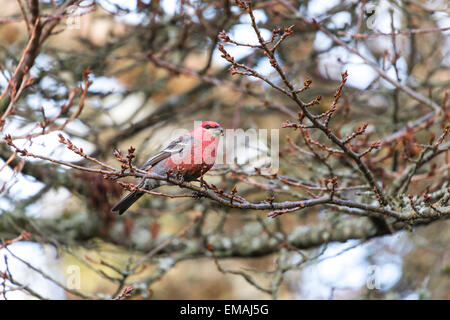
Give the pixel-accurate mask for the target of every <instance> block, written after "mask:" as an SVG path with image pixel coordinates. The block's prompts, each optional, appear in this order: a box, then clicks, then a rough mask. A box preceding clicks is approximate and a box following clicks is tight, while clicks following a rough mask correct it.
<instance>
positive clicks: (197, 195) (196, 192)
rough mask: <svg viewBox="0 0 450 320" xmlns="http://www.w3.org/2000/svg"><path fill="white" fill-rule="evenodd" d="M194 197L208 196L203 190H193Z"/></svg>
mask: <svg viewBox="0 0 450 320" xmlns="http://www.w3.org/2000/svg"><path fill="white" fill-rule="evenodd" d="M192 198H194V199H201V198H206V194H204V193H203V192H201V191H194V192H192Z"/></svg>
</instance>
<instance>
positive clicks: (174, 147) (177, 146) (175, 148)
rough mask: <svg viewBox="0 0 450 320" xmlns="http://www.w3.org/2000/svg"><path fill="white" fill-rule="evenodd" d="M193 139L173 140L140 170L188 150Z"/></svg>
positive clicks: (188, 137) (189, 137)
mask: <svg viewBox="0 0 450 320" xmlns="http://www.w3.org/2000/svg"><path fill="white" fill-rule="evenodd" d="M193 139H194V138H193V137H192V136H189V135H185V136H181V137H178V138H177V139H175V140H173V141H172V142H171V143H169V145H168V146H167V147H166V148H164V149H163V150H161V151H160V152H159V153H158V154H156V155H154V156H153V157H151V158H150V159H148V160H147V162H146V163H145V164H144V165H143V166H142V167H141V170H148V169H150V167H153V166H154V165H155V164H157V163H158V162H160V161H162V160H164V159H167V158H169V157H171V156H172V155H174V154H177V153H182V152H183V151H184V150H186V149H189V148H190V147H191V145H192V140H193Z"/></svg>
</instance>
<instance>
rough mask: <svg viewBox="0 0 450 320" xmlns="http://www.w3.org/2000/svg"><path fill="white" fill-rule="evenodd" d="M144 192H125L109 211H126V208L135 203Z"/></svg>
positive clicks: (120, 212)
mask: <svg viewBox="0 0 450 320" xmlns="http://www.w3.org/2000/svg"><path fill="white" fill-rule="evenodd" d="M143 194H144V192H142V191H133V192H130V193H129V194H127V195H126V196H125V197H123V198H122V199H121V200H120V201H119V202H117V203H116V204H115V205H114V207H112V209H111V212H113V213H118V214H122V213H124V212H125V211H127V209H128V208H129V207H131V205H132V204H133V203H135V202H136V201H137V200H138V199H139V198H140V197H141V196H142V195H143Z"/></svg>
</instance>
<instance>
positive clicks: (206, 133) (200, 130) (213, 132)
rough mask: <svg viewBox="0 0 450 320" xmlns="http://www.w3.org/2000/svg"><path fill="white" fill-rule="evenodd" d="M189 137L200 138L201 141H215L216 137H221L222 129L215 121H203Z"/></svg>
mask: <svg viewBox="0 0 450 320" xmlns="http://www.w3.org/2000/svg"><path fill="white" fill-rule="evenodd" d="M191 135H192V136H200V137H202V139H207V140H209V139H214V140H216V138H217V137H218V136H221V135H223V129H222V127H221V126H220V124H218V123H217V122H215V121H203V122H202V124H201V125H199V126H198V127H197V128H195V129H194V130H192V132H191Z"/></svg>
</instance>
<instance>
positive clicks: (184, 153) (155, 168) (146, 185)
mask: <svg viewBox="0 0 450 320" xmlns="http://www.w3.org/2000/svg"><path fill="white" fill-rule="evenodd" d="M220 135H223V129H222V127H221V126H220V125H219V124H218V123H217V122H214V121H204V122H202V124H201V125H200V126H198V127H197V128H195V129H194V130H192V131H191V132H190V133H189V134H187V135H184V136H180V137H178V138H177V139H175V140H174V141H172V142H171V143H170V144H169V145H168V146H167V148H165V149H164V150H162V151H160V152H159V153H158V154H156V155H155V156H153V157H151V158H150V159H148V160H147V162H146V163H145V164H144V165H143V166H142V168H141V169H142V170H146V171H147V172H152V173H156V174H158V175H160V176H166V175H167V173H169V172H172V173H173V174H172V175H173V176H174V177H177V178H181V179H182V180H183V181H192V180H195V179H197V178H199V177H200V176H201V175H202V174H204V173H205V172H207V171H208V170H209V169H211V168H212V166H213V165H214V161H215V159H216V151H217V145H218V143H219V136H220ZM162 184H165V181H161V180H155V179H150V178H145V179H143V181H142V182H141V183H140V184H139V185H138V187H139V188H143V189H146V190H152V189H155V188H157V187H159V186H161V185H162ZM143 194H144V192H142V191H132V192H130V193H129V194H127V195H126V196H125V197H124V198H123V199H122V200H120V201H119V202H118V203H116V204H115V205H114V207H112V209H111V211H112V212H114V213H118V214H122V213H124V212H125V211H126V210H127V209H128V208H129V207H130V206H131V205H132V204H133V203H134V202H136V201H137V200H138V199H139V198H140V197H141V196H142V195H143Z"/></svg>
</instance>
